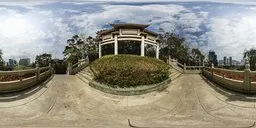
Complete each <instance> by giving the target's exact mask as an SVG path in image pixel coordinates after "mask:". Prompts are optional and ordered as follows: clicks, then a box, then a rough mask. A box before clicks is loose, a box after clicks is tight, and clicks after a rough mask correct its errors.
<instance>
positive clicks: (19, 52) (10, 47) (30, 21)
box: [0, 8, 72, 60]
mask: <svg viewBox="0 0 256 128" xmlns="http://www.w3.org/2000/svg"><path fill="white" fill-rule="evenodd" d="M2 9H3V8H2ZM5 10H7V11H5V12H0V19H3V20H2V21H1V24H0V48H1V49H2V50H3V53H4V55H3V57H4V59H5V60H7V59H9V58H14V59H17V60H18V59H20V58H22V57H30V58H31V59H34V57H35V56H36V55H38V54H41V53H44V52H48V53H52V54H53V55H56V56H57V57H62V54H61V52H62V50H63V48H64V43H65V42H66V39H67V38H69V37H70V36H71V35H72V34H71V33H70V32H69V27H68V26H67V25H66V24H64V23H63V20H62V19H61V18H58V17H57V16H55V15H54V14H53V13H52V12H51V11H30V12H28V13H24V14H20V13H18V12H15V11H12V10H8V9H5Z"/></svg>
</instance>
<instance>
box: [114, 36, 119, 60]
mask: <svg viewBox="0 0 256 128" xmlns="http://www.w3.org/2000/svg"><path fill="white" fill-rule="evenodd" d="M114 53H115V55H117V54H118V42H117V35H115V43H114Z"/></svg>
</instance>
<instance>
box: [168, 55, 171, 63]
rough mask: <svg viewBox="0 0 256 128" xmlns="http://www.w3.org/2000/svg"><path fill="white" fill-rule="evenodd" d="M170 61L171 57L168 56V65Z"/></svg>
mask: <svg viewBox="0 0 256 128" xmlns="http://www.w3.org/2000/svg"><path fill="white" fill-rule="evenodd" d="M170 61H171V56H170V55H169V56H168V64H170Z"/></svg>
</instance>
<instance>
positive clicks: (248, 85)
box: [244, 60, 251, 93]
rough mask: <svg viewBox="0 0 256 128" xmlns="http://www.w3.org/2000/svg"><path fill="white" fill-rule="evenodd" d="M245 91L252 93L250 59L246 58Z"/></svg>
mask: <svg viewBox="0 0 256 128" xmlns="http://www.w3.org/2000/svg"><path fill="white" fill-rule="evenodd" d="M244 91H245V92H247V93H250V91H251V70H250V64H249V63H248V60H246V64H245V70H244Z"/></svg>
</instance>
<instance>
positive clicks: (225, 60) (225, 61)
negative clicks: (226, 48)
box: [223, 56, 227, 65]
mask: <svg viewBox="0 0 256 128" xmlns="http://www.w3.org/2000/svg"><path fill="white" fill-rule="evenodd" d="M223 65H227V57H226V56H224V58H223Z"/></svg>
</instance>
